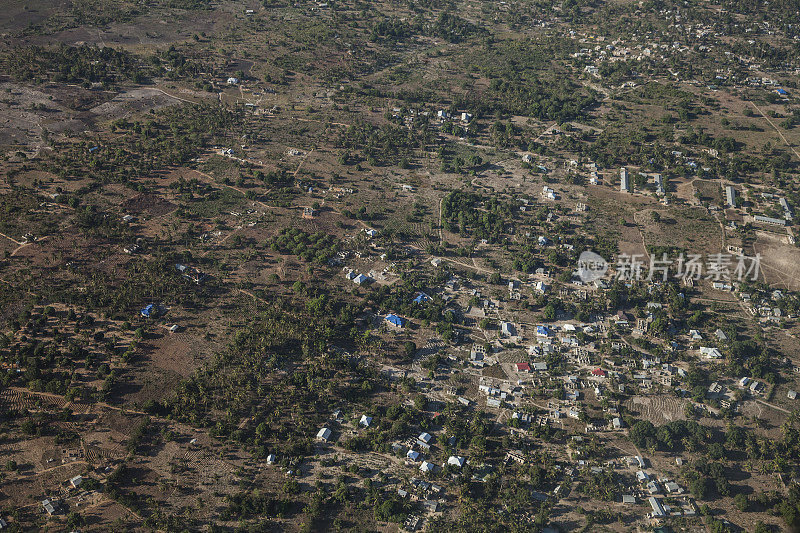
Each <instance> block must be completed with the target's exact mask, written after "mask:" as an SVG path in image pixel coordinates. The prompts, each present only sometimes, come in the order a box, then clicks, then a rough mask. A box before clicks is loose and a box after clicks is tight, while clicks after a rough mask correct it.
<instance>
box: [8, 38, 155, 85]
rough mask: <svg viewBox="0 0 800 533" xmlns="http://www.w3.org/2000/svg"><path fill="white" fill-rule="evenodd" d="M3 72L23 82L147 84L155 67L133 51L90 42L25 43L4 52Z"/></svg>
mask: <svg viewBox="0 0 800 533" xmlns="http://www.w3.org/2000/svg"><path fill="white" fill-rule="evenodd" d="M0 65H2V67H3V72H5V73H7V74H8V75H11V76H13V77H14V78H16V79H18V80H20V81H53V82H56V83H81V84H88V85H90V84H92V83H101V84H103V85H106V86H107V85H111V84H114V83H119V82H121V81H126V80H129V81H132V82H134V83H143V82H145V81H146V80H147V79H148V76H149V75H152V74H153V71H152V69H150V68H148V66H147V65H146V64H144V63H143V62H142V61H140V60H139V59H138V58H136V57H135V56H133V55H132V54H130V53H129V52H125V51H120V50H115V49H114V48H110V47H102V48H101V47H97V46H89V45H81V46H67V45H61V46H59V47H55V48H46V47H42V46H36V45H33V46H25V47H18V48H13V49H10V50H7V51H5V52H3V53H2V54H0Z"/></svg>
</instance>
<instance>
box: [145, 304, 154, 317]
mask: <svg viewBox="0 0 800 533" xmlns="http://www.w3.org/2000/svg"><path fill="white" fill-rule="evenodd" d="M155 312H156V306H154V305H153V304H150V305H148V306H147V307H145V308H144V309H142V316H143V317H148V318H149V317H150V315H153V314H155Z"/></svg>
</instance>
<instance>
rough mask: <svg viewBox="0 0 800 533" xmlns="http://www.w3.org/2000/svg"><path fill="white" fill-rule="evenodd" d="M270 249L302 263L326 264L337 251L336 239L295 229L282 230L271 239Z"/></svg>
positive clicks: (327, 235) (324, 234) (323, 234)
mask: <svg viewBox="0 0 800 533" xmlns="http://www.w3.org/2000/svg"><path fill="white" fill-rule="evenodd" d="M269 246H270V248H272V249H273V250H275V251H277V252H280V253H283V254H293V255H297V256H299V257H301V258H302V259H303V260H304V261H314V262H315V263H317V264H320V265H324V264H326V263H327V262H328V261H329V260H330V259H331V258H332V257H333V256H334V255H335V254H336V251H337V249H338V244H337V239H336V238H335V237H333V236H332V235H329V234H326V233H319V232H318V233H313V234H310V233H306V232H305V231H303V230H300V229H297V228H283V229H282V230H281V231H280V232H278V234H277V235H275V237H273V238H272V240H271V242H270V243H269Z"/></svg>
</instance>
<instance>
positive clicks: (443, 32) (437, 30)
mask: <svg viewBox="0 0 800 533" xmlns="http://www.w3.org/2000/svg"><path fill="white" fill-rule="evenodd" d="M485 33H486V30H484V29H483V28H480V27H478V26H476V25H474V24H472V23H471V22H469V21H466V20H464V19H463V18H461V17H459V16H458V15H455V14H453V13H450V12H447V11H443V12H441V13H439V16H438V17H437V18H436V19H435V20H430V19H428V20H426V18H425V17H423V16H421V15H420V16H417V17H415V18H414V19H412V20H401V19H399V18H397V17H388V18H383V19H381V20H379V21H378V22H376V23H375V24H374V25H373V27H372V35H371V40H372V41H373V42H378V41H391V42H404V41H407V40H409V39H411V38H412V37H415V36H419V35H427V36H431V37H439V38H441V39H444V40H445V41H448V42H451V43H458V42H461V41H463V40H465V39H468V38H470V37H472V36H476V35H483V34H485Z"/></svg>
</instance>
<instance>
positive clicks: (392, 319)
mask: <svg viewBox="0 0 800 533" xmlns="http://www.w3.org/2000/svg"><path fill="white" fill-rule="evenodd" d="M384 320H386V321H387V322H389V323H390V324H392V325H395V326H402V325H404V324H405V323H406V320H405V318H403V317H401V316H397V315H395V314H394V313H392V314H389V315H386V318H385V319H384Z"/></svg>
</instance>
